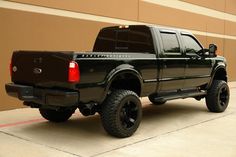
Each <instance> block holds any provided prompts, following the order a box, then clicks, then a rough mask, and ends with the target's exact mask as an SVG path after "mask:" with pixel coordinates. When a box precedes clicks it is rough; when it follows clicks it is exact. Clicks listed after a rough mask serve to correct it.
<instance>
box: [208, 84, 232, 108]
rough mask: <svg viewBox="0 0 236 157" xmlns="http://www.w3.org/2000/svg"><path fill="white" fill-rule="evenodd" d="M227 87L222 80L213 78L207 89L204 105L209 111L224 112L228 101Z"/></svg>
mask: <svg viewBox="0 0 236 157" xmlns="http://www.w3.org/2000/svg"><path fill="white" fill-rule="evenodd" d="M229 95H230V93H229V87H228V85H227V83H226V82H225V81H223V80H214V81H213V83H212V86H211V87H210V89H209V90H208V91H207V96H206V105H207V108H208V110H209V111H211V112H224V111H225V109H226V108H227V106H228V103H229Z"/></svg>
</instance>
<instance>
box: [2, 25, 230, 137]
mask: <svg viewBox="0 0 236 157" xmlns="http://www.w3.org/2000/svg"><path fill="white" fill-rule="evenodd" d="M216 50H217V47H216V45H214V44H210V45H209V49H204V48H203V46H202V45H201V44H200V42H199V41H198V40H197V39H196V38H195V37H194V36H193V34H191V33H190V32H187V31H182V30H176V29H171V28H163V27H158V26H146V25H130V26H114V27H107V28H103V29H101V31H100V32H99V34H98V37H97V39H96V42H95V44H94V48H93V52H64V51H62V52H60V51H56V52H47V51H15V52H14V53H13V56H12V60H11V65H10V73H11V79H12V82H13V83H9V84H6V86H5V87H6V91H7V93H8V94H9V95H10V96H13V97H17V98H19V99H20V100H22V101H24V105H27V106H31V107H34V108H39V111H40V113H41V115H42V116H43V117H44V118H45V119H47V120H49V121H52V122H62V121H66V120H68V119H69V118H70V116H71V115H72V114H73V113H74V111H75V110H76V109H77V108H79V110H80V112H81V113H82V114H83V115H85V116H88V115H94V114H95V113H96V112H98V113H99V114H100V115H101V120H102V124H103V126H104V129H105V130H106V131H107V132H108V133H109V134H110V135H113V136H116V137H129V136H131V135H132V134H133V133H134V132H135V131H136V130H137V128H138V126H139V124H140V121H141V118H142V107H141V102H140V99H139V97H145V96H148V97H149V100H150V101H151V102H152V103H153V104H155V105H161V104H164V103H165V102H166V101H168V100H173V99H178V98H189V97H193V98H195V99H197V100H200V99H202V98H206V105H207V108H208V109H209V111H211V112H223V111H224V110H225V109H226V108H227V106H228V102H229V88H228V85H227V73H226V60H225V58H223V57H221V56H217V55H216Z"/></svg>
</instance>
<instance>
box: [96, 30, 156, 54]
mask: <svg viewBox="0 0 236 157" xmlns="http://www.w3.org/2000/svg"><path fill="white" fill-rule="evenodd" d="M93 51H100V52H150V53H154V46H153V39H152V34H151V32H150V29H149V28H148V27H144V26H130V27H129V28H118V27H111V28H106V29H103V30H101V31H100V32H99V34H98V37H97V39H96V42H95V44H94V48H93Z"/></svg>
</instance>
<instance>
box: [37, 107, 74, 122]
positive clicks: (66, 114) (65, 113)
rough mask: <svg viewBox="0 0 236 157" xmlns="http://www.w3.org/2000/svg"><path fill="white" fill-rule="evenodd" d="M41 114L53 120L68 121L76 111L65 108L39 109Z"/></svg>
mask: <svg viewBox="0 0 236 157" xmlns="http://www.w3.org/2000/svg"><path fill="white" fill-rule="evenodd" d="M39 112H40V114H41V115H42V116H43V118H45V119H47V120H49V121H51V122H64V121H67V120H68V119H69V118H70V117H71V115H72V114H73V113H74V112H75V110H74V109H65V110H60V111H57V110H52V109H45V108H40V109H39Z"/></svg>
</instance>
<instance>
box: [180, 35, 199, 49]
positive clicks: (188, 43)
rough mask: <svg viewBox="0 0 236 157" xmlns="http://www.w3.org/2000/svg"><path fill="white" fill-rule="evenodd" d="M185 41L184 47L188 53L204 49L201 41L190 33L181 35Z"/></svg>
mask: <svg viewBox="0 0 236 157" xmlns="http://www.w3.org/2000/svg"><path fill="white" fill-rule="evenodd" d="M181 36H182V39H183V41H184V47H185V51H186V53H197V52H198V51H200V50H201V49H202V47H201V46H200V45H199V43H198V42H197V41H196V39H194V38H193V37H192V36H189V35H181Z"/></svg>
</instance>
